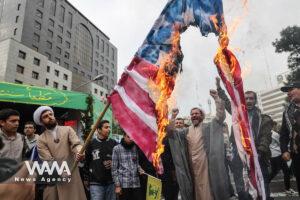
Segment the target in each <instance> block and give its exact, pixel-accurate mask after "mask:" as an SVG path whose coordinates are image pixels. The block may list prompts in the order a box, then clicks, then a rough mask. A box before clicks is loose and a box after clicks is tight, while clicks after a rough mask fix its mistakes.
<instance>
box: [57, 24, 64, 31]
mask: <svg viewBox="0 0 300 200" xmlns="http://www.w3.org/2000/svg"><path fill="white" fill-rule="evenodd" d="M63 31H64V28H63V27H62V26H61V25H58V32H60V33H63Z"/></svg>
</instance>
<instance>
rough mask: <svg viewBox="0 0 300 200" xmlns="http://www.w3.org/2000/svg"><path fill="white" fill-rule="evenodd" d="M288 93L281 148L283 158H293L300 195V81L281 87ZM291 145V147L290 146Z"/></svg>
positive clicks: (282, 126)
mask: <svg viewBox="0 0 300 200" xmlns="http://www.w3.org/2000/svg"><path fill="white" fill-rule="evenodd" d="M281 91H283V92H287V93H288V99H289V101H290V104H289V105H288V106H287V107H286V109H285V111H284V113H283V118H282V125H281V130H280V148H281V152H282V158H283V159H284V160H286V161H288V160H290V159H292V162H293V164H292V165H293V171H294V175H295V177H296V181H297V187H298V193H299V196H300V170H299V169H300V148H299V145H300V144H299V138H300V82H293V83H291V84H290V85H287V86H285V87H282V88H281ZM289 145H290V148H289V147H288V146H289Z"/></svg>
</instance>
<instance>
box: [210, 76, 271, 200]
mask: <svg viewBox="0 0 300 200" xmlns="http://www.w3.org/2000/svg"><path fill="white" fill-rule="evenodd" d="M216 85H217V90H218V94H219V97H220V98H221V99H222V100H223V101H224V102H225V108H226V111H227V112H229V113H231V103H230V100H229V99H228V97H227V96H226V94H225V91H224V90H223V89H222V88H221V85H220V78H216ZM245 99H246V106H247V111H248V117H249V121H250V125H251V128H252V131H253V138H254V143H255V147H256V150H257V154H258V161H259V164H260V168H261V172H262V175H263V179H264V184H265V193H266V199H267V200H269V199H273V198H271V197H270V187H269V172H268V165H269V159H270V157H271V151H270V148H269V146H270V144H271V142H272V132H271V131H272V127H273V120H272V118H271V117H270V116H268V115H264V114H262V113H261V112H260V110H259V108H258V107H256V103H257V95H256V93H255V92H253V91H247V92H245ZM233 135H234V134H231V139H230V140H231V142H232V144H233V154H234V158H233V161H232V163H231V167H232V168H233V174H234V181H235V185H236V189H237V192H238V195H239V199H242V200H244V199H249V195H248V194H246V193H247V192H246V191H245V189H244V187H243V183H242V175H243V173H242V163H241V159H240V157H239V155H238V151H237V148H236V145H235V139H234V137H233Z"/></svg>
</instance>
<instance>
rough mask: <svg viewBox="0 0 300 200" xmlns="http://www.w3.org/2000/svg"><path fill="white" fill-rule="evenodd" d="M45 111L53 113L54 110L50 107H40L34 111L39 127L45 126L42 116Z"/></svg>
mask: <svg viewBox="0 0 300 200" xmlns="http://www.w3.org/2000/svg"><path fill="white" fill-rule="evenodd" d="M45 111H51V112H53V109H52V108H51V107H49V106H40V107H38V109H36V110H35V111H34V113H33V120H34V122H35V123H36V124H37V125H40V126H43V123H42V122H41V116H42V114H43V113H44V112H45Z"/></svg>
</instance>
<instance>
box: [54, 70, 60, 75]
mask: <svg viewBox="0 0 300 200" xmlns="http://www.w3.org/2000/svg"><path fill="white" fill-rule="evenodd" d="M54 75H55V76H57V77H59V71H58V70H57V69H56V70H54Z"/></svg>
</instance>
